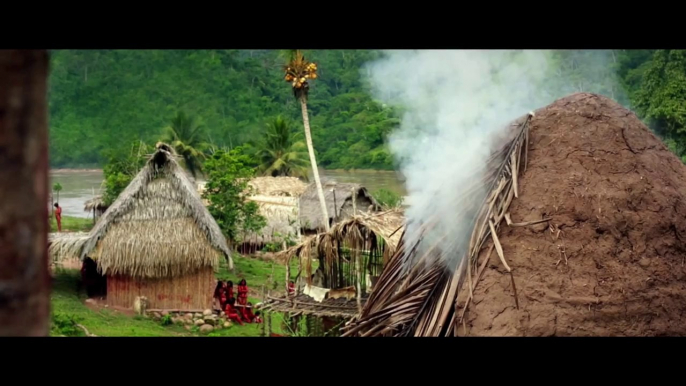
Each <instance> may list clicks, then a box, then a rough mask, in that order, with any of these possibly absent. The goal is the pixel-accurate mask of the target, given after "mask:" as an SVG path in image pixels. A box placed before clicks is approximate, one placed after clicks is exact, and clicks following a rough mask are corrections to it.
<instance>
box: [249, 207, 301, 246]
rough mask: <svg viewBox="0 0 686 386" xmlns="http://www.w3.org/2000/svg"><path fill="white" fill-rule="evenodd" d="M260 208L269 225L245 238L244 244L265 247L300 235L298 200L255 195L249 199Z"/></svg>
mask: <svg viewBox="0 0 686 386" xmlns="http://www.w3.org/2000/svg"><path fill="white" fill-rule="evenodd" d="M247 200H249V201H253V202H255V203H256V204H257V205H258V206H259V208H260V214H261V215H262V216H264V217H265V219H266V220H267V225H266V226H265V227H264V228H262V230H260V231H259V232H256V233H249V234H247V235H245V236H244V237H243V243H250V244H253V245H263V244H265V243H269V242H273V241H275V240H277V235H280V238H278V239H279V240H282V241H283V240H284V238H285V237H288V236H290V237H291V238H297V235H298V198H297V197H288V196H280V197H271V196H263V195H255V196H249V197H247Z"/></svg>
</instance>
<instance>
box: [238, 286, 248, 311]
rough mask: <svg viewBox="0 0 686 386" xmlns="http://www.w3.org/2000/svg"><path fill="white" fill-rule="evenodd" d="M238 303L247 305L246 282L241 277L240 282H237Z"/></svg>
mask: <svg viewBox="0 0 686 386" xmlns="http://www.w3.org/2000/svg"><path fill="white" fill-rule="evenodd" d="M237 300H238V304H240V305H241V306H246V305H248V284H247V283H246V281H245V279H242V280H241V281H240V283H238V299H237Z"/></svg>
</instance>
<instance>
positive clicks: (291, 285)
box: [288, 280, 295, 296]
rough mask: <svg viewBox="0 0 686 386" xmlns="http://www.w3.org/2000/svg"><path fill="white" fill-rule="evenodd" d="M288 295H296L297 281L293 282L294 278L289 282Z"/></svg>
mask: <svg viewBox="0 0 686 386" xmlns="http://www.w3.org/2000/svg"><path fill="white" fill-rule="evenodd" d="M288 295H289V296H293V295H295V283H294V282H293V280H291V281H289V282H288Z"/></svg>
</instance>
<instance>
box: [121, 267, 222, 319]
mask: <svg viewBox="0 0 686 386" xmlns="http://www.w3.org/2000/svg"><path fill="white" fill-rule="evenodd" d="M216 285H217V281H216V279H215V277H214V271H213V270H212V269H211V268H208V269H204V270H201V271H198V272H197V273H194V274H190V275H186V276H182V277H177V278H174V279H156V280H149V279H148V280H141V279H133V278H131V277H129V276H120V275H116V276H108V277H107V304H109V305H110V306H114V307H125V308H133V302H134V301H135V299H136V296H145V297H147V298H148V308H150V309H164V310H205V309H211V308H212V301H213V294H214V287H215V286H216Z"/></svg>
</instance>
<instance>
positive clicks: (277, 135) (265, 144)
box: [255, 117, 307, 179]
mask: <svg viewBox="0 0 686 386" xmlns="http://www.w3.org/2000/svg"><path fill="white" fill-rule="evenodd" d="M298 139H299V138H298V136H297V135H293V134H291V131H290V127H288V123H287V122H286V120H284V119H283V118H281V117H277V118H276V119H274V121H273V122H271V123H269V124H268V126H267V132H266V133H265V136H264V139H263V140H262V141H260V142H259V143H257V145H256V148H257V151H256V152H255V156H256V158H257V160H258V162H259V164H260V166H259V167H258V172H259V173H260V174H262V175H265V176H272V177H277V176H292V177H301V178H304V179H307V159H306V157H307V155H306V154H305V148H306V145H305V143H304V142H302V141H299V140H298Z"/></svg>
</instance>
